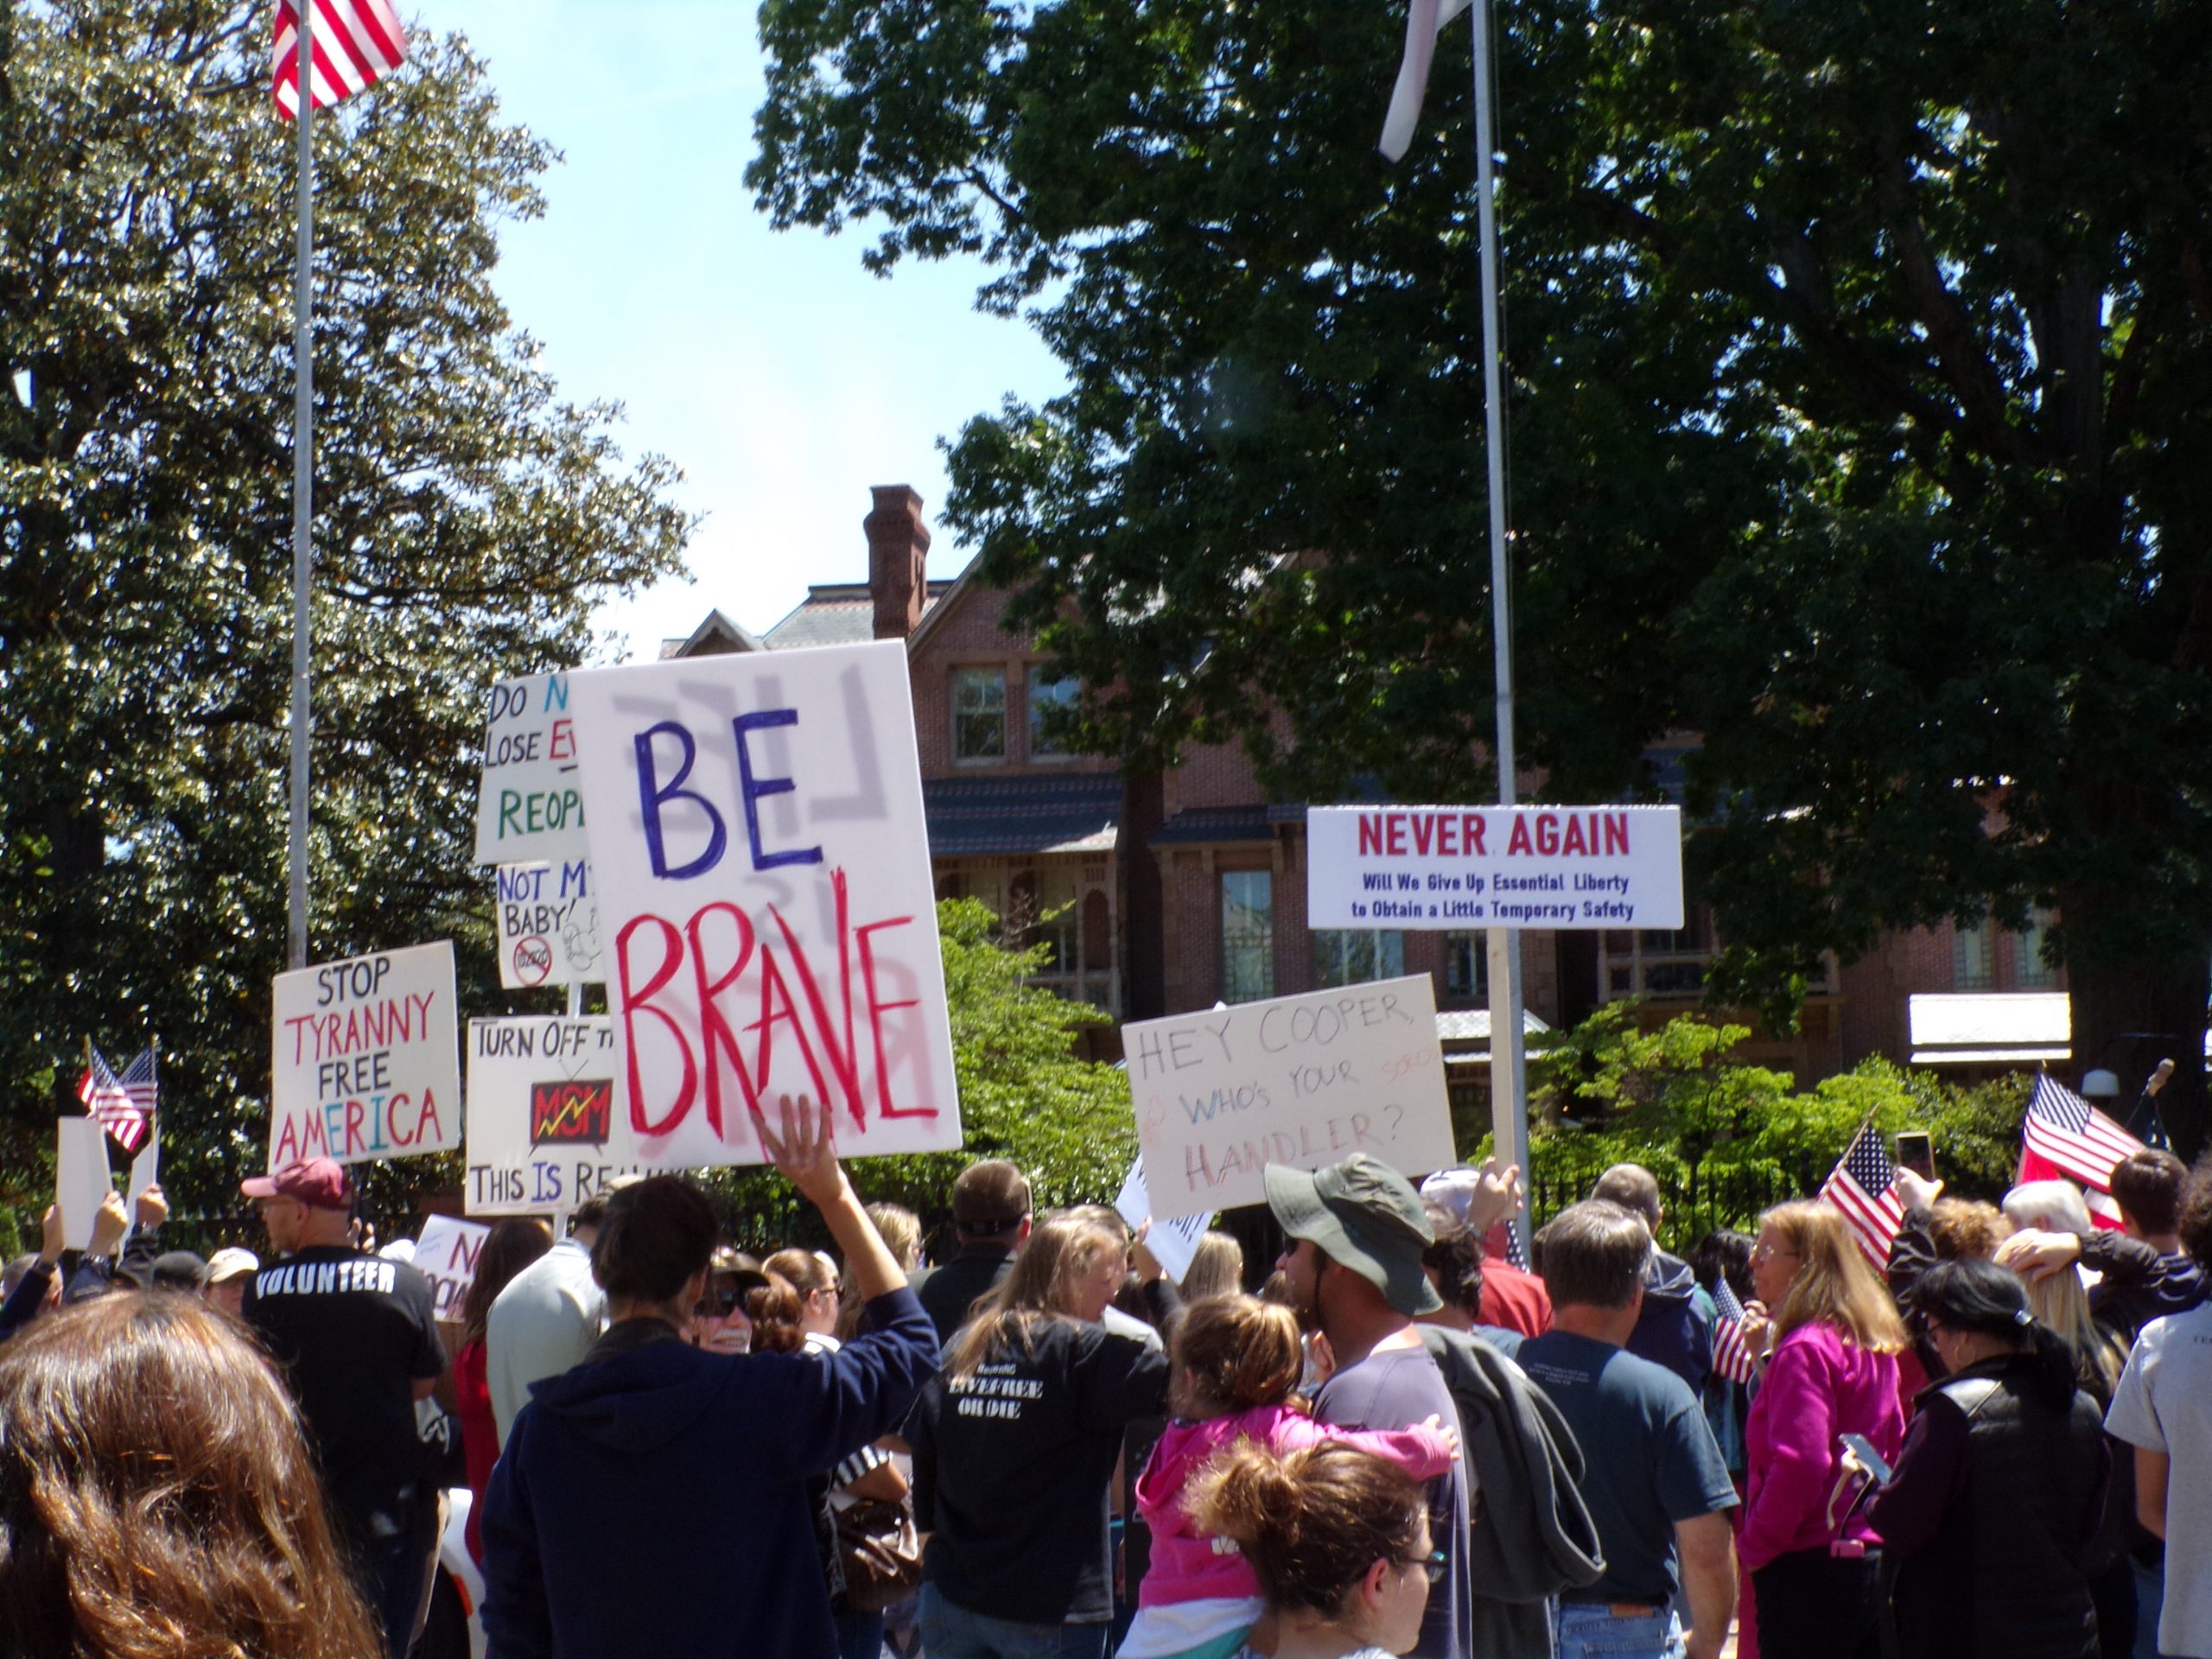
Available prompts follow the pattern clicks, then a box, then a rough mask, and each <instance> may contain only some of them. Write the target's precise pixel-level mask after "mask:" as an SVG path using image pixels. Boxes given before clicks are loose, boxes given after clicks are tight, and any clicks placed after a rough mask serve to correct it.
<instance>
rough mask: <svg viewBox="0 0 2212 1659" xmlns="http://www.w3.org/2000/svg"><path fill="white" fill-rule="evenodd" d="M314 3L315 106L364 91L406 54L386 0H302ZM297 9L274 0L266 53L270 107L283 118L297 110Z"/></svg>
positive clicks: (294, 115)
mask: <svg viewBox="0 0 2212 1659" xmlns="http://www.w3.org/2000/svg"><path fill="white" fill-rule="evenodd" d="M308 4H310V5H311V6H313V7H314V8H315V12H314V16H315V33H314V35H312V36H311V37H310V38H311V40H312V42H313V51H312V56H313V58H314V61H315V108H317V109H318V110H323V109H328V108H329V107H330V106H331V105H333V104H336V103H338V102H340V100H341V99H348V98H351V97H353V94H354V93H356V92H363V91H365V90H366V89H367V88H369V87H371V86H375V85H376V83H377V82H378V81H379V80H382V79H384V78H385V76H386V75H388V74H390V73H391V72H392V71H393V70H395V69H397V68H398V67H399V66H400V63H401V62H402V60H404V59H405V58H406V56H407V31H406V29H404V28H403V27H401V25H400V22H399V14H398V13H397V11H394V10H392V8H391V0H308ZM299 26H300V15H299V12H298V10H297V9H296V6H295V4H294V3H293V0H277V44H276V48H275V49H274V50H273V51H272V52H271V53H270V67H271V69H272V71H273V72H274V73H273V79H272V86H273V90H274V91H275V92H276V95H277V109H279V110H280V111H283V114H284V115H285V117H286V118H288V119H297V118H298V116H299V113H300V66H299V60H298V47H297V45H296V37H297V35H298V33H299Z"/></svg>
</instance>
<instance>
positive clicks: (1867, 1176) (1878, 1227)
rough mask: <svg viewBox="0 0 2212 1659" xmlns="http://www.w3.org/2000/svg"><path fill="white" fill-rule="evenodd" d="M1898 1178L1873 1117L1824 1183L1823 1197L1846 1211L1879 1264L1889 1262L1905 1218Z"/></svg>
mask: <svg viewBox="0 0 2212 1659" xmlns="http://www.w3.org/2000/svg"><path fill="white" fill-rule="evenodd" d="M1896 1183H1897V1170H1896V1168H1895V1167H1894V1166H1892V1165H1891V1162H1890V1154H1889V1153H1888V1151H1887V1149H1885V1147H1883V1145H1882V1136H1881V1133H1880V1131H1878V1129H1876V1128H1875V1127H1874V1120H1873V1119H1872V1118H1871V1117H1870V1118H1868V1119H1867V1120H1866V1122H1864V1123H1862V1124H1860V1125H1859V1133H1858V1135H1856V1136H1854V1137H1853V1140H1852V1142H1851V1146H1850V1148H1849V1149H1848V1150H1847V1151H1846V1152H1845V1154H1843V1161H1842V1162H1841V1163H1840V1164H1838V1165H1837V1166H1835V1169H1834V1173H1831V1174H1830V1175H1829V1176H1828V1178H1827V1180H1826V1181H1825V1182H1824V1183H1822V1185H1821V1199H1822V1201H1823V1202H1825V1203H1827V1204H1829V1205H1834V1207H1835V1208H1836V1209H1838V1210H1840V1211H1842V1212H1843V1218H1844V1219H1845V1220H1846V1221H1847V1222H1849V1223H1850V1224H1851V1230H1852V1231H1853V1233H1854V1234H1856V1235H1857V1236H1858V1239H1859V1249H1862V1250H1864V1251H1866V1257H1867V1260H1869V1261H1871V1262H1873V1264H1874V1265H1875V1266H1876V1267H1878V1268H1882V1267H1886V1266H1888V1265H1889V1260H1890V1246H1891V1243H1894V1242H1895V1241H1896V1239H1897V1228H1898V1226H1899V1225H1900V1224H1902V1223H1903V1222H1904V1200H1903V1199H1901V1198H1898V1197H1897V1185H1896Z"/></svg>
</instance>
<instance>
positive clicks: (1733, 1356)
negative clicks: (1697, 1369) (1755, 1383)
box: [1713, 1278, 1758, 1383]
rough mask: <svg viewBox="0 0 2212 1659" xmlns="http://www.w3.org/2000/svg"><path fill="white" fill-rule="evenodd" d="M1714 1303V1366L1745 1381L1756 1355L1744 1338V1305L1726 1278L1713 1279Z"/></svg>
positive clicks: (1732, 1379) (1754, 1367)
mask: <svg viewBox="0 0 2212 1659" xmlns="http://www.w3.org/2000/svg"><path fill="white" fill-rule="evenodd" d="M1713 1310H1714V1311H1715V1312H1716V1313H1718V1314H1719V1318H1718V1319H1715V1320H1714V1321H1713V1370H1716V1371H1718V1372H1719V1373H1720V1375H1721V1376H1725V1377H1726V1378H1727V1379H1728V1380H1729V1381H1730V1382H1731V1383H1748V1382H1750V1381H1751V1376H1752V1373H1754V1372H1755V1371H1757V1370H1758V1357H1757V1356H1756V1355H1754V1354H1753V1353H1752V1352H1751V1344H1748V1343H1746V1342H1745V1340H1744V1305H1743V1303H1741V1302H1739V1301H1738V1300H1736V1293H1735V1292H1734V1291H1733V1290H1732V1289H1730V1288H1729V1287H1728V1281H1727V1280H1726V1279H1725V1278H1721V1279H1716V1280H1714V1281H1713Z"/></svg>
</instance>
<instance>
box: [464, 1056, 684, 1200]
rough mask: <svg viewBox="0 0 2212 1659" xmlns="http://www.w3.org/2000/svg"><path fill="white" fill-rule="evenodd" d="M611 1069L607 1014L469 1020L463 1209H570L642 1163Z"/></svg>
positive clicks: (639, 1168)
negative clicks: (618, 1107)
mask: <svg viewBox="0 0 2212 1659" xmlns="http://www.w3.org/2000/svg"><path fill="white" fill-rule="evenodd" d="M614 1066H615V1048H614V1022H613V1020H609V1019H607V1018H605V1017H604V1016H599V1015H586V1016H583V1017H581V1018H569V1017H565V1016H563V1015H558V1014H555V1015H549V1016H543V1017H538V1018H533V1019H522V1020H470V1021H469V1022H468V1154H467V1175H466V1178H465V1179H464V1183H463V1185H462V1189H461V1194H462V1200H463V1202H464V1203H465V1205H467V1210H468V1213H469V1214H470V1215H472V1216H513V1215H537V1214H543V1213H544V1212H546V1211H569V1210H574V1209H575V1207H576V1206H577V1205H580V1204H582V1202H583V1201H584V1200H585V1199H586V1198H589V1197H591V1196H592V1194H593V1193H594V1192H598V1191H599V1189H600V1188H601V1187H602V1186H604V1185H607V1183H608V1182H609V1181H611V1180H613V1179H614V1178H615V1177H616V1176H618V1175H622V1174H626V1173H630V1172H632V1171H633V1170H642V1168H643V1160H641V1159H640V1158H639V1156H638V1154H637V1146H636V1141H635V1137H634V1136H632V1135H631V1133H630V1126H629V1120H628V1118H627V1117H626V1116H618V1115H617V1114H616V1112H615V1110H614Z"/></svg>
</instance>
